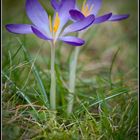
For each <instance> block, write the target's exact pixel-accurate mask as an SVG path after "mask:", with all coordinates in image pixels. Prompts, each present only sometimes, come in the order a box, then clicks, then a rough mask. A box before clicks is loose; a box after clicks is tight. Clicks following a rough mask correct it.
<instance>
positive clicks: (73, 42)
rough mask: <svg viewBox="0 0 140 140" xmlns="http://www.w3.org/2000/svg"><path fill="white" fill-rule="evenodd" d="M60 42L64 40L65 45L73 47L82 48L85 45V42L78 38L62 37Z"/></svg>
mask: <svg viewBox="0 0 140 140" xmlns="http://www.w3.org/2000/svg"><path fill="white" fill-rule="evenodd" d="M59 40H62V41H64V42H65V43H67V44H70V45H72V46H82V45H83V44H84V43H85V41H84V40H82V39H80V38H77V37H73V36H65V37H61V38H59Z"/></svg>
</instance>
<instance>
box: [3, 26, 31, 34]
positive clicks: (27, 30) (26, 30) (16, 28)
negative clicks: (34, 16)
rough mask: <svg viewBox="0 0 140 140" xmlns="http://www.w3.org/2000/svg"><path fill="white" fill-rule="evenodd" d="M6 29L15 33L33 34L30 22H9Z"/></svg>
mask: <svg viewBox="0 0 140 140" xmlns="http://www.w3.org/2000/svg"><path fill="white" fill-rule="evenodd" d="M5 27H6V29H7V30H8V31H9V32H11V33H15V34H32V33H33V32H32V29H31V25H28V24H7V25H6V26H5Z"/></svg>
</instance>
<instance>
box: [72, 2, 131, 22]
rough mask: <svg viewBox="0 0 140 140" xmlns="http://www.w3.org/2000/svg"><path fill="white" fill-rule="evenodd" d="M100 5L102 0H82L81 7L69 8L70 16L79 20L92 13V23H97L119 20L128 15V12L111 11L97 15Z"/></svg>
mask: <svg viewBox="0 0 140 140" xmlns="http://www.w3.org/2000/svg"><path fill="white" fill-rule="evenodd" d="M101 6H102V0H84V2H83V5H82V7H81V9H79V8H78V7H76V8H75V9H72V10H70V15H71V18H72V19H73V20H75V21H79V20H83V19H84V18H86V17H87V16H89V15H91V14H93V15H95V21H94V22H93V24H99V23H102V22H105V21H120V20H124V19H126V18H128V17H129V15H128V14H123V15H114V14H112V13H111V12H109V13H107V14H104V15H102V16H97V15H98V12H99V10H100V8H101Z"/></svg>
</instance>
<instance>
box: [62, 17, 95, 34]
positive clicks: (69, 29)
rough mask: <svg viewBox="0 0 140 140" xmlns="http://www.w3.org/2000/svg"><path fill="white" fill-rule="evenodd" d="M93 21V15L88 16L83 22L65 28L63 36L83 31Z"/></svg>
mask: <svg viewBox="0 0 140 140" xmlns="http://www.w3.org/2000/svg"><path fill="white" fill-rule="evenodd" d="M94 20H95V17H94V15H90V16H88V17H86V18H84V19H83V20H80V21H77V22H75V23H73V24H71V25H69V26H68V27H66V28H65V30H64V33H63V35H64V34H67V33H70V32H77V31H81V30H84V29H85V28H87V27H89V26H90V25H91V24H92V23H93V22H94Z"/></svg>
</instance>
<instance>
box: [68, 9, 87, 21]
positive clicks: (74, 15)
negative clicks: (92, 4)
mask: <svg viewBox="0 0 140 140" xmlns="http://www.w3.org/2000/svg"><path fill="white" fill-rule="evenodd" d="M69 13H70V16H71V18H72V19H74V20H76V21H78V20H82V19H84V18H85V16H84V15H83V14H82V13H81V12H80V11H78V10H74V9H72V10H70V11H69Z"/></svg>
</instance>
